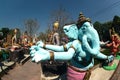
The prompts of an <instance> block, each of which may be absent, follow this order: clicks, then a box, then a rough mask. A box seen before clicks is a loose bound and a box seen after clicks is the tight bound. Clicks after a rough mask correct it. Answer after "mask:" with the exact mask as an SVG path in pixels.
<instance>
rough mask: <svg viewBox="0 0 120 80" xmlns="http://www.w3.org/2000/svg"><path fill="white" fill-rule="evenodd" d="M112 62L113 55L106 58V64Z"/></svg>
mask: <svg viewBox="0 0 120 80" xmlns="http://www.w3.org/2000/svg"><path fill="white" fill-rule="evenodd" d="M113 60H114V56H113V55H110V56H108V62H109V63H110V62H112V61H113Z"/></svg>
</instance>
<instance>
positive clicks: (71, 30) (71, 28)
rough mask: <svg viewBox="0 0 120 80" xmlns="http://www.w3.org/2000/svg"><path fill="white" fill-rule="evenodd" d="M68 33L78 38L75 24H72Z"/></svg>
mask: <svg viewBox="0 0 120 80" xmlns="http://www.w3.org/2000/svg"><path fill="white" fill-rule="evenodd" d="M69 35H71V38H73V39H78V29H77V26H76V25H75V24H72V25H71V27H70V28H69Z"/></svg>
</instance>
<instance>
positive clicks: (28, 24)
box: [25, 19, 40, 37]
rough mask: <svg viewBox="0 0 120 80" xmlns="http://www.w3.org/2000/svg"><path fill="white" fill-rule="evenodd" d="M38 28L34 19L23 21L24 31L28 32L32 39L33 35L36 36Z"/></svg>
mask: <svg viewBox="0 0 120 80" xmlns="http://www.w3.org/2000/svg"><path fill="white" fill-rule="evenodd" d="M39 27H40V26H39V24H38V21H37V20H36V19H28V20H25V29H26V31H27V32H28V35H29V36H31V37H32V36H33V35H34V34H36V32H37V30H38V29H39Z"/></svg>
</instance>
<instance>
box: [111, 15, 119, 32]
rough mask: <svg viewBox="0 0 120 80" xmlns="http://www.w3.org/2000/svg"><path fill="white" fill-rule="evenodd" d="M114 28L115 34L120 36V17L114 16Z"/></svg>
mask: <svg viewBox="0 0 120 80" xmlns="http://www.w3.org/2000/svg"><path fill="white" fill-rule="evenodd" d="M112 27H114V29H115V32H117V33H118V34H120V17H119V16H114V18H113V23H112Z"/></svg>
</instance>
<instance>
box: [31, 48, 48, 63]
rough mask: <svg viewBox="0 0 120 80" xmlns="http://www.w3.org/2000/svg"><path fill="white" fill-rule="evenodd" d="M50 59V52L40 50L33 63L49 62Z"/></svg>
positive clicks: (36, 53)
mask: <svg viewBox="0 0 120 80" xmlns="http://www.w3.org/2000/svg"><path fill="white" fill-rule="evenodd" d="M49 59H50V54H49V51H47V50H44V49H42V48H40V50H39V51H36V52H35V54H34V57H33V58H32V61H35V62H39V61H43V60H49Z"/></svg>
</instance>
